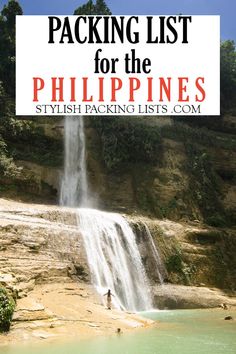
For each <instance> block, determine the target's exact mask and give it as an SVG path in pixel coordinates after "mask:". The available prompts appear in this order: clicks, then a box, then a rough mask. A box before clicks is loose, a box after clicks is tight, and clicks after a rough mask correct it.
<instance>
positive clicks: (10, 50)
mask: <svg viewBox="0 0 236 354" xmlns="http://www.w3.org/2000/svg"><path fill="white" fill-rule="evenodd" d="M16 15H22V9H21V7H20V5H19V3H18V2H17V1H15V0H10V1H9V2H8V4H7V5H5V6H4V7H3V10H2V11H1V14H0V47H1V51H0V81H2V83H3V87H4V89H5V92H6V94H9V95H10V96H14V95H15V17H16Z"/></svg>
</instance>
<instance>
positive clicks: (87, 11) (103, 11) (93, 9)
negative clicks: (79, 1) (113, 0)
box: [74, 0, 111, 16]
mask: <svg viewBox="0 0 236 354" xmlns="http://www.w3.org/2000/svg"><path fill="white" fill-rule="evenodd" d="M74 15H80V16H81V15H111V11H110V9H109V8H108V6H107V4H106V3H105V1H104V0H96V3H95V4H94V3H93V1H92V0H89V1H88V2H87V3H86V4H83V5H81V6H80V7H78V8H77V9H76V10H75V11H74Z"/></svg>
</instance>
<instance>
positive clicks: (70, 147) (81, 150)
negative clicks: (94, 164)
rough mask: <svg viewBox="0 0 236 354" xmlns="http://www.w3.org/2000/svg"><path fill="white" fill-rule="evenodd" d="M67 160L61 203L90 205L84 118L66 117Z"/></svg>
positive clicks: (71, 205) (72, 205)
mask: <svg viewBox="0 0 236 354" xmlns="http://www.w3.org/2000/svg"><path fill="white" fill-rule="evenodd" d="M64 139H65V143H64V146H65V161H64V174H63V179H62V184H61V195H60V205H64V206H70V207H78V206H88V204H89V202H88V184H87V173H86V156H85V154H86V144H85V134H84V118H83V117H82V116H80V117H73V116H72V117H66V118H65V138H64Z"/></svg>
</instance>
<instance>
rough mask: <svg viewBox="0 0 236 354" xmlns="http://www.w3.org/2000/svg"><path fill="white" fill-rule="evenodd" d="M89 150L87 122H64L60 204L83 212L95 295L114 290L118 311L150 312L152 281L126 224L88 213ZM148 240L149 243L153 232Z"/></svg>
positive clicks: (80, 218)
mask: <svg viewBox="0 0 236 354" xmlns="http://www.w3.org/2000/svg"><path fill="white" fill-rule="evenodd" d="M85 145H86V144H85V134H84V120H83V117H66V119H65V163H64V176H63V179H62V185H61V195H60V204H61V205H64V206H70V207H83V208H79V209H78V210H77V219H78V227H79V229H80V231H81V234H82V237H83V241H84V246H85V250H86V254H87V259H88V264H89V267H90V271H91V278H92V282H93V284H94V285H95V287H96V289H97V291H98V292H99V293H100V294H101V295H103V294H104V293H105V292H107V290H108V289H111V291H112V293H113V294H114V295H115V296H114V298H113V303H114V304H115V306H116V307H120V308H122V309H126V310H131V311H140V310H149V309H151V308H152V300H151V292H150V287H149V282H148V278H147V275H146V272H145V269H144V266H143V264H142V259H141V255H140V252H139V249H138V246H137V243H136V239H135V235H134V233H133V231H132V229H131V227H130V226H129V224H128V222H127V221H126V220H125V219H124V218H123V217H122V216H121V215H120V214H115V213H107V212H104V211H99V210H95V209H86V208H87V207H88V205H89V202H88V199H89V198H88V183H87V173H86V146H85ZM148 237H150V238H151V235H150V232H149V234H148ZM152 242H153V241H152ZM152 245H154V244H152ZM154 247H155V246H154Z"/></svg>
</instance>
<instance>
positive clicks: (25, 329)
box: [0, 282, 153, 346]
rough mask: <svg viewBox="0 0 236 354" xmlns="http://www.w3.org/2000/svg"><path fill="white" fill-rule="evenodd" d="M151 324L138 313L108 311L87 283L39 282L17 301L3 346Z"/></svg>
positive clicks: (106, 333)
mask: <svg viewBox="0 0 236 354" xmlns="http://www.w3.org/2000/svg"><path fill="white" fill-rule="evenodd" d="M152 324H153V321H151V320H148V319H143V318H141V317H139V316H137V315H132V314H129V313H125V312H123V311H118V310H114V309H113V310H111V311H109V310H107V309H106V307H105V306H104V305H103V304H102V303H101V299H100V298H99V297H98V296H97V295H96V294H95V292H94V290H93V288H92V287H91V286H89V285H86V284H84V283H74V282H70V283H64V284H62V283H53V284H43V285H36V286H35V287H34V290H32V291H30V292H29V293H28V294H27V296H26V297H24V298H22V299H19V300H18V301H17V308H16V311H15V314H14V317H13V323H12V327H11V331H10V332H9V333H8V334H2V335H0V346H1V345H3V346H4V345H8V344H11V345H13V344H17V343H21V344H23V343H28V342H38V341H47V342H48V341H54V340H57V341H58V340H60V339H61V340H63V341H65V340H73V338H74V339H75V338H76V339H83V338H87V337H90V336H94V335H95V336H96V335H111V334H115V333H116V332H117V329H118V328H120V329H121V331H122V332H123V333H126V332H128V331H130V330H133V329H135V328H142V327H146V326H150V325H152Z"/></svg>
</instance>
